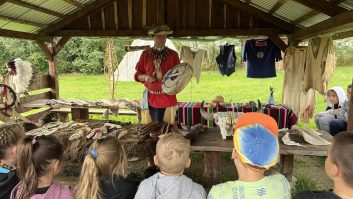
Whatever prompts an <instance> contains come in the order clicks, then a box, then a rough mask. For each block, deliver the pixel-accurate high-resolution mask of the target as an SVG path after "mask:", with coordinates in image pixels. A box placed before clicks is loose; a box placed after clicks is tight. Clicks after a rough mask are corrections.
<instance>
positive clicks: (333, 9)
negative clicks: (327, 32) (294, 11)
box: [294, 0, 347, 17]
mask: <svg viewBox="0 0 353 199" xmlns="http://www.w3.org/2000/svg"><path fill="white" fill-rule="evenodd" d="M294 1H296V2H298V3H300V4H303V5H305V6H307V7H309V8H311V9H313V10H316V11H318V12H322V13H324V14H326V15H328V16H330V17H333V16H335V15H337V14H340V13H342V12H345V11H347V10H346V9H344V8H342V7H339V6H337V5H336V4H335V3H332V2H328V1H326V0H294Z"/></svg>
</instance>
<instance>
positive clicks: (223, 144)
mask: <svg viewBox="0 0 353 199" xmlns="http://www.w3.org/2000/svg"><path fill="white" fill-rule="evenodd" d="M323 137H324V138H325V139H326V140H328V141H332V136H330V135H329V134H328V133H323ZM279 143H280V162H279V166H280V172H281V173H282V174H283V175H284V176H285V177H286V178H287V179H288V181H290V182H291V181H292V177H293V162H294V155H303V156H327V150H328V148H329V146H327V145H326V146H314V145H311V144H308V143H301V144H303V145H304V146H305V147H299V146H288V145H284V144H283V143H282V140H281V139H279ZM232 150H233V140H228V139H227V140H223V139H222V137H221V134H220V130H219V128H210V129H208V130H207V131H206V132H204V133H201V134H200V135H199V136H198V137H197V138H196V139H195V142H193V143H191V151H198V152H203V154H204V163H203V164H204V167H203V178H204V182H205V184H204V185H205V186H206V187H212V185H215V184H219V183H220V182H221V153H222V152H232Z"/></svg>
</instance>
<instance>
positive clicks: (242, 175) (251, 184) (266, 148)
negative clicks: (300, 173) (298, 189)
mask: <svg viewBox="0 0 353 199" xmlns="http://www.w3.org/2000/svg"><path fill="white" fill-rule="evenodd" d="M233 140H234V149H233V152H232V158H233V159H234V164H235V166H236V168H237V171H238V175H239V179H238V180H236V181H229V182H226V183H222V184H219V185H215V186H213V187H212V189H211V191H210V193H209V195H208V198H209V199H233V198H243V199H256V198H261V199H274V198H276V199H290V198H291V192H290V185H289V182H288V181H287V179H286V178H285V177H284V176H283V175H281V174H275V175H270V176H265V174H264V173H265V170H268V169H269V168H270V167H272V166H274V165H276V163H277V161H278V156H279V144H278V126H277V123H276V121H275V120H274V119H273V118H272V117H270V116H268V115H265V114H261V113H245V114H243V115H242V116H240V117H239V119H238V122H237V124H236V130H235V133H234V137H233Z"/></svg>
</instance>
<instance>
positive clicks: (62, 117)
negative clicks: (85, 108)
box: [58, 113, 69, 122]
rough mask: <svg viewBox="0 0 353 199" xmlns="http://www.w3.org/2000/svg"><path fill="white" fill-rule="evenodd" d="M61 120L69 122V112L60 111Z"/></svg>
mask: <svg viewBox="0 0 353 199" xmlns="http://www.w3.org/2000/svg"><path fill="white" fill-rule="evenodd" d="M58 118H59V121H60V122H67V121H68V120H69V113H58Z"/></svg>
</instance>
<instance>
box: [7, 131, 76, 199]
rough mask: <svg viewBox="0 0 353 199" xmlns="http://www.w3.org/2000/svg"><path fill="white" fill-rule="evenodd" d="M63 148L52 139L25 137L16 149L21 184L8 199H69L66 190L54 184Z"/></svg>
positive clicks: (66, 188)
mask: <svg viewBox="0 0 353 199" xmlns="http://www.w3.org/2000/svg"><path fill="white" fill-rule="evenodd" d="M63 152H64V150H63V146H62V145H61V143H60V142H59V140H58V139H57V138H55V137H54V136H44V135H43V136H40V137H32V136H27V137H25V138H24V139H22V140H21V141H20V142H19V144H18V146H17V172H18V176H19V178H20V180H21V181H20V183H19V184H18V185H16V187H15V188H14V189H13V190H12V192H11V199H39V198H40V199H72V198H73V195H72V192H71V190H70V188H69V187H68V186H61V185H59V184H56V183H54V182H53V180H54V177H55V176H57V175H58V174H59V172H60V170H61V163H62V162H61V161H62V158H63Z"/></svg>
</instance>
